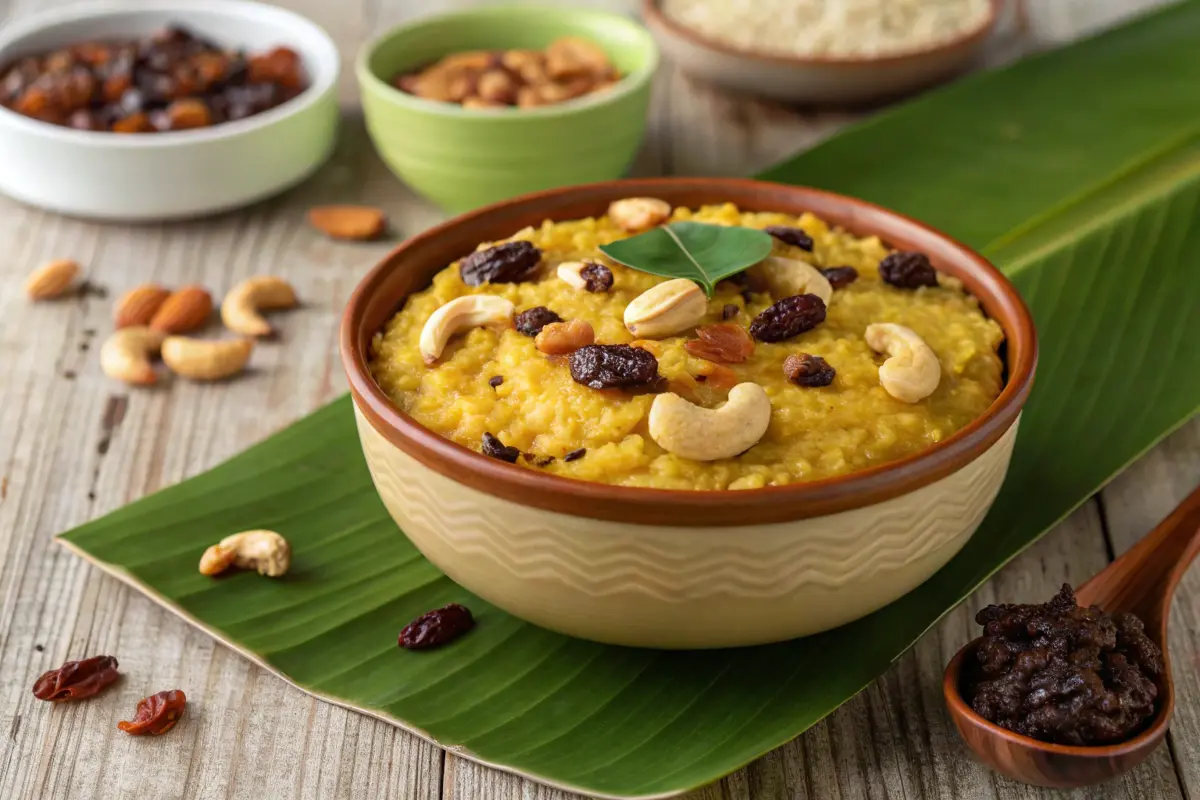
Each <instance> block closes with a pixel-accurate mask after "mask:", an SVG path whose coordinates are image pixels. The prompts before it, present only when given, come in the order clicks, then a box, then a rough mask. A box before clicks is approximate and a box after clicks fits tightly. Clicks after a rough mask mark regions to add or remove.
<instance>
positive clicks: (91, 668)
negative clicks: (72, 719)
mask: <svg viewBox="0 0 1200 800" xmlns="http://www.w3.org/2000/svg"><path fill="white" fill-rule="evenodd" d="M118 677H119V673H118V672H117V660H116V659H115V658H113V657H112V656H93V657H92V658H85V659H83V660H82V661H68V662H67V663H65V664H63V665H62V666H61V667H59V668H58V669H52V670H50V671H49V672H45V673H43V674H42V676H41V677H40V678H38V679H37V682H36V683H34V684H33V696H34V697H36V698H37V699H38V700H51V701H54V702H59V701H63V700H82V699H84V698H85V697H91V696H92V695H94V694H99V693H100V692H101V691H102V690H103V689H104V688H105V687H107V686H108V685H109V684H111V683H112V682H113V681H115V680H116V679H117V678H118Z"/></svg>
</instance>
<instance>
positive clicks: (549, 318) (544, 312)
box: [513, 306, 562, 336]
mask: <svg viewBox="0 0 1200 800" xmlns="http://www.w3.org/2000/svg"><path fill="white" fill-rule="evenodd" d="M551 322H562V317H560V316H559V315H558V314H555V313H554V312H553V311H551V310H550V309H548V308H546V307H545V306H534V307H533V308H527V309H525V310H524V311H522V312H520V313H519V314H517V315H516V316H515V317H513V323H514V324H515V325H516V326H517V330H519V331H520V332H521V333H523V334H525V335H526V336H537V335H538V334H539V333H541V332H542V328H544V327H546V326H547V325H549V324H550V323H551Z"/></svg>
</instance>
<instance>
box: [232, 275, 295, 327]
mask: <svg viewBox="0 0 1200 800" xmlns="http://www.w3.org/2000/svg"><path fill="white" fill-rule="evenodd" d="M296 302H297V301H296V290H295V289H293V288H292V285H291V284H290V283H288V282H287V281H285V280H284V279H283V278H280V277H276V276H274V275H259V276H256V277H253V278H247V279H246V280H244V281H242V282H241V283H239V284H238V285H237V286H234V287H233V288H232V289H230V290H229V294H227V295H225V299H224V300H223V301H222V302H221V321H222V322H223V323H225V327H226V328H228V329H229V330H231V331H233V332H234V333H240V334H241V335H243V336H271V335H272V334H274V333H275V329H274V328H272V327H271V323H269V322H267V321H266V320H265V319H263V316H262V314H260V313H259V312H260V311H263V310H274V309H282V308H294V307H295V306H296Z"/></svg>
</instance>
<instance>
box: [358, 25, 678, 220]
mask: <svg viewBox="0 0 1200 800" xmlns="http://www.w3.org/2000/svg"><path fill="white" fill-rule="evenodd" d="M567 35H571V36H582V37H585V38H588V39H590V40H592V41H594V42H596V43H598V44H599V45H600V46H601V47H603V48H604V50H605V51H606V52H607V53H608V55H609V58H610V59H611V61H612V62H613V64H614V65H615V66H616V68H617V70H618V71H619V72H620V74H621V75H622V76H623V77H622V79H621V80H620V81H619V82H618V83H617V84H616V85H615V86H613V87H612V88H611V89H608V90H606V91H603V92H597V93H593V94H589V95H585V96H583V97H580V98H576V99H574V100H570V101H567V102H565V103H559V104H556V105H549V106H541V107H538V108H529V109H522V108H502V109H470V108H462V107H461V106H459V105H457V104H454V103H442V102H436V101H431V100H425V99H422V98H420V97H416V96H413V95H410V94H407V93H405V92H402V91H400V90H399V89H396V88H395V87H393V86H392V85H391V81H392V78H394V77H395V76H396V75H397V74H400V73H403V72H407V71H410V70H413V69H417V68H419V67H422V66H424V65H426V64H429V63H431V62H434V61H436V60H438V59H439V58H441V57H443V56H445V55H448V54H451V53H458V52H463V51H468V50H506V49H512V48H544V47H545V46H546V45H548V44H549V43H550V42H551V41H553V40H554V39H556V38H558V37H560V36H567ZM657 67H658V48H657V47H656V45H655V44H654V39H653V38H652V37H651V36H650V34H649V33H648V32H647V31H646V30H645V29H644V28H642V27H641V26H640V25H638V24H637V23H636V22H634V21H632V20H630V19H627V18H626V17H623V16H619V15H616V14H609V13H605V12H600V11H589V10H584V9H568V8H552V7H536V6H513V7H489V8H474V9H469V10H465V11H459V12H455V13H452V14H445V15H442V16H436V17H429V18H423V19H420V20H417V21H415V22H412V23H409V24H406V25H402V26H400V27H397V28H394V29H392V30H391V31H388V32H387V33H385V34H383V35H382V36H381V37H380V38H378V39H376V40H375V41H373V42H371V43H369V44H368V45H366V46H365V47H364V48H363V50H362V51H361V53H360V54H359V58H358V63H357V66H356V69H357V74H358V81H359V86H360V89H361V91H362V103H363V112H364V114H365V115H366V122H367V131H368V133H369V134H370V137H371V141H372V142H373V143H374V145H375V148H376V150H378V152H379V154H380V156H381V157H382V158H383V160H384V162H385V163H386V164H387V166H388V167H389V168H390V169H391V170H392V172H394V173H395V174H396V175H397V176H398V177H399V178H400V179H401V180H403V181H404V182H405V183H407V184H408V185H409V186H411V187H412V188H413V189H414V190H415V191H417V192H418V193H419V194H421V195H423V196H424V197H426V198H428V199H430V200H432V201H433V202H434V203H436V204H437V205H439V206H441V207H442V208H443V209H446V210H447V211H451V212H461V211H466V210H469V209H472V208H476V207H478V206H481V205H485V204H488V203H493V202H497V201H500V200H504V199H507V198H510V197H513V196H514V195H519V194H524V193H527V192H534V191H539V190H543V189H550V188H555V187H560V186H568V185H572V184H577V183H586V182H591V181H600V180H608V179H611V178H616V177H619V176H621V175H622V174H624V172H625V171H626V170H627V169H628V168H629V165H630V164H631V163H632V162H633V159H634V158H635V156H636V155H637V152H638V149H639V147H640V146H641V142H642V135H643V133H644V131H645V128H646V116H647V112H648V108H649V104H650V85H651V82H652V79H653V77H654V72H655V70H656V69H657Z"/></svg>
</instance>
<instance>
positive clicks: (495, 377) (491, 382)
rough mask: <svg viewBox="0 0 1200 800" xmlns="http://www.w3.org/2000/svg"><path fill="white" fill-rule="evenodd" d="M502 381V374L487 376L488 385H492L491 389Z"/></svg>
mask: <svg viewBox="0 0 1200 800" xmlns="http://www.w3.org/2000/svg"><path fill="white" fill-rule="evenodd" d="M502 383H504V376H502V375H493V376H492V377H490V378H488V386H490V387H492V388H493V389H495V388H496V387H497V386H499V385H500V384H502Z"/></svg>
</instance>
